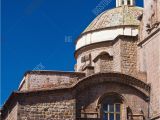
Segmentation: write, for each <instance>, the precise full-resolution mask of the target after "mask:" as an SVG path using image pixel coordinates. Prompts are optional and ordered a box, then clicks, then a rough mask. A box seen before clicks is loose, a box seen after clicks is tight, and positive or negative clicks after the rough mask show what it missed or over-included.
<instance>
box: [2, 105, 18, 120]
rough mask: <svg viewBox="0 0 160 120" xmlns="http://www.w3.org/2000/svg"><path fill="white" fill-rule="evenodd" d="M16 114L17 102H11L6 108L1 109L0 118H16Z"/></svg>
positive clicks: (12, 119) (4, 119)
mask: <svg viewBox="0 0 160 120" xmlns="http://www.w3.org/2000/svg"><path fill="white" fill-rule="evenodd" d="M17 115H18V104H13V105H11V106H8V108H6V109H5V111H3V114H2V120H17Z"/></svg>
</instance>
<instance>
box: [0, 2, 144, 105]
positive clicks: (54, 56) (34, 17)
mask: <svg viewBox="0 0 160 120" xmlns="http://www.w3.org/2000/svg"><path fill="white" fill-rule="evenodd" d="M102 1H107V0H2V40H1V45H2V55H1V57H2V60H1V62H2V69H1V75H2V76H1V89H2V91H1V93H0V96H1V101H0V105H2V104H3V103H4V102H5V101H6V99H7V98H8V97H9V95H10V94H11V92H12V91H14V90H17V88H18V85H19V83H20V81H21V80H22V78H23V75H24V73H25V72H26V71H28V70H33V69H35V68H36V67H39V64H41V65H43V67H44V68H43V69H44V70H62V71H73V68H74V64H75V60H74V55H73V54H74V49H75V48H74V41H75V39H76V38H77V37H78V35H79V34H80V33H81V32H82V31H83V30H84V29H85V28H86V27H87V26H88V24H89V23H90V22H91V21H92V20H93V19H94V18H95V17H96V15H95V14H94V13H93V10H94V9H95V8H96V6H98V4H100V2H102ZM108 1H110V0H108ZM111 1H112V2H111V3H108V5H105V8H104V9H102V10H101V12H103V11H104V10H106V9H109V8H113V7H114V6H115V0H111ZM137 1H138V3H137V5H138V6H142V5H143V3H142V0H137Z"/></svg>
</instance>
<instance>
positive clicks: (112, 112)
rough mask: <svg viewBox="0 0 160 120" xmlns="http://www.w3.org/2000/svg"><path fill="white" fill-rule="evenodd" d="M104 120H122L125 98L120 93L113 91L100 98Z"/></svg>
mask: <svg viewBox="0 0 160 120" xmlns="http://www.w3.org/2000/svg"><path fill="white" fill-rule="evenodd" d="M100 102H101V103H100V104H101V118H102V120H122V119H121V118H122V104H123V99H122V97H121V96H120V95H118V94H115V93H111V94H108V95H105V96H103V97H102V98H100Z"/></svg>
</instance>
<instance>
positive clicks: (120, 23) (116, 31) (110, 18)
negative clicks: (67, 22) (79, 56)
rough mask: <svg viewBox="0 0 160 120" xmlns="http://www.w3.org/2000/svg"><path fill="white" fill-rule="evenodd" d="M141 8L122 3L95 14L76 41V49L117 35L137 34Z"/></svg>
mask: <svg viewBox="0 0 160 120" xmlns="http://www.w3.org/2000/svg"><path fill="white" fill-rule="evenodd" d="M142 12H143V8H141V7H136V6H132V5H123V6H118V7H116V8H113V9H110V10H106V11H104V12H103V13H101V14H100V15H99V16H97V17H96V18H95V19H94V20H93V21H92V22H91V23H90V25H89V26H88V27H87V28H86V29H85V30H84V31H83V32H82V34H81V35H80V36H79V37H78V39H77V41H76V50H78V49H80V48H82V47H85V46H87V45H90V44H93V43H98V42H103V41H111V40H114V39H115V38H116V37H117V36H119V35H126V36H137V35H138V33H139V28H138V26H139V25H140V21H139V20H138V16H140V15H141V14H142Z"/></svg>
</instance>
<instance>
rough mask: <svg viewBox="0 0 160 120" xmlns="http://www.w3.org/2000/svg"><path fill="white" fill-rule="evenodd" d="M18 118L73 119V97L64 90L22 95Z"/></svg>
mask: <svg viewBox="0 0 160 120" xmlns="http://www.w3.org/2000/svg"><path fill="white" fill-rule="evenodd" d="M18 120H75V99H73V98H72V95H71V94H70V93H66V92H63V93H62V92H56V93H55V92H54V93H48V92H47V93H39V94H32V93H31V94H28V95H24V96H23V95H22V96H21V98H20V100H19V109H18Z"/></svg>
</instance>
